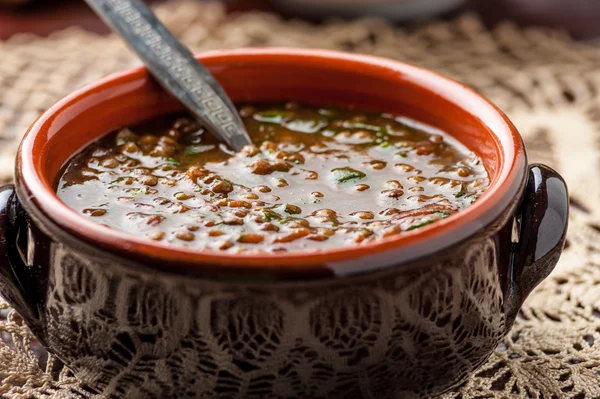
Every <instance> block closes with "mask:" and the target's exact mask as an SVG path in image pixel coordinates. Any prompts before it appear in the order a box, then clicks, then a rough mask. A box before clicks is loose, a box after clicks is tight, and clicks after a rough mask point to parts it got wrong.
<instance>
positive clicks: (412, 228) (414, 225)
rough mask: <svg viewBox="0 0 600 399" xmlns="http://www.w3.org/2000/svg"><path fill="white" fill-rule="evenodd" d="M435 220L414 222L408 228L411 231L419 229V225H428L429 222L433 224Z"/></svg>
mask: <svg viewBox="0 0 600 399" xmlns="http://www.w3.org/2000/svg"><path fill="white" fill-rule="evenodd" d="M434 222H435V220H426V221H424V222H421V223H417V224H413V225H412V226H410V227H409V228H408V229H406V230H407V231H410V230H414V229H418V228H419V227H423V226H427V225H428V224H431V223H434Z"/></svg>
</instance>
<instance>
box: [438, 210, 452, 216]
mask: <svg viewBox="0 0 600 399" xmlns="http://www.w3.org/2000/svg"><path fill="white" fill-rule="evenodd" d="M435 213H437V214H438V215H439V216H441V217H443V218H447V217H448V216H450V215H452V213H451V212H448V211H442V210H440V209H436V210H435Z"/></svg>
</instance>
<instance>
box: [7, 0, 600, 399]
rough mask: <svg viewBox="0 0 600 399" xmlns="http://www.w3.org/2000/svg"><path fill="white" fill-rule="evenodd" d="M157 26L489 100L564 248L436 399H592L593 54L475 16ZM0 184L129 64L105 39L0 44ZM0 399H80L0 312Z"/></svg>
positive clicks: (597, 383)
mask: <svg viewBox="0 0 600 399" xmlns="http://www.w3.org/2000/svg"><path fill="white" fill-rule="evenodd" d="M158 12H159V14H160V16H161V17H162V18H163V20H164V21H165V22H166V23H167V24H168V25H169V26H170V27H171V28H172V29H173V31H174V32H175V33H176V34H177V35H178V36H180V37H181V38H182V39H183V40H184V41H185V42H186V43H187V44H188V45H190V46H191V47H192V48H193V49H194V50H197V51H202V50H207V49H215V48H235V47H243V46H300V47H320V48H332V49H341V50H347V51H356V52H361V53H369V54H375V55H379V56H384V57H390V58H396V59H400V60H403V61H407V62H409V63H413V64H417V65H421V66H424V67H427V68H431V69H433V70H436V71H439V72H442V73H444V74H446V75H450V76H452V77H454V78H456V79H458V80H460V81H462V82H465V83H467V84H469V85H471V86H473V87H474V88H476V89H477V90H479V91H480V92H482V93H484V94H485V95H487V96H488V97H490V98H491V99H492V100H493V101H494V102H496V104H498V105H499V106H500V107H501V108H502V109H503V110H505V111H506V112H507V113H508V115H509V116H510V117H511V118H512V120H513V121H514V122H515V123H516V125H517V127H518V128H519V129H520V131H521V133H522V134H523V136H524V137H525V141H526V144H527V149H528V152H529V156H530V159H531V161H533V162H538V161H539V162H544V163H547V164H548V165H551V166H553V167H554V168H556V169H557V170H558V171H559V172H560V173H561V174H562V175H563V176H564V177H565V179H566V180H567V182H568V184H569V187H570V190H571V195H572V205H573V206H572V216H571V220H570V223H571V226H570V232H569V237H568V243H567V248H566V250H565V252H564V255H563V257H562V258H561V260H560V263H559V265H558V267H557V269H556V270H555V272H554V273H553V274H552V275H551V277H550V278H548V279H547V280H546V281H545V282H544V283H543V284H542V285H541V286H540V287H539V288H538V289H537V290H536V291H535V293H534V294H533V295H531V297H530V298H529V299H528V300H527V302H526V303H525V305H524V307H523V311H522V312H521V314H520V316H519V318H518V320H517V322H516V324H515V326H514V328H513V330H512V332H511V333H510V334H509V336H508V337H507V338H506V339H505V341H504V342H503V343H502V344H501V345H500V346H499V347H498V349H497V350H496V352H495V353H494V354H493V356H492V357H491V359H490V360H489V361H488V362H487V364H485V366H483V367H482V368H481V369H480V370H479V371H478V372H477V373H476V374H474V375H473V376H472V377H471V379H470V380H469V381H468V382H467V383H466V384H465V385H464V386H463V387H462V388H460V389H459V390H457V391H456V392H452V393H449V394H447V395H445V396H444V398H445V399H450V398H457V399H458V398H464V399H467V398H558V399H560V398H574V399H592V398H600V95H599V91H600V48H595V47H592V46H591V45H586V44H580V43H575V42H573V41H571V40H570V39H569V38H568V37H567V36H566V35H565V34H563V33H561V32H558V31H552V30H541V29H530V30H519V29H517V28H515V27H514V26H511V25H504V26H502V27H499V28H497V29H495V30H494V31H493V32H490V31H487V30H486V29H485V28H483V26H482V25H481V24H480V23H479V21H478V19H477V17H476V16H473V15H467V16H463V17H460V18H458V19H457V20H455V21H452V22H432V23H427V24H422V25H419V26H414V27H411V28H402V29H399V28H395V27H393V26H391V25H389V24H387V23H384V22H382V21H377V20H361V21H357V22H341V21H333V22H329V23H326V24H323V25H319V26H314V25H310V24H307V23H304V22H299V21H284V20H282V19H280V18H279V17H276V16H274V15H270V14H264V13H248V14H243V15H234V16H227V15H225V13H224V10H223V8H222V7H221V6H220V5H217V4H207V3H201V2H189V1H176V2H174V3H170V4H167V5H162V6H160V7H159V9H158ZM0 54H1V57H0V179H4V180H9V179H10V177H11V175H12V169H13V162H14V161H13V157H14V154H15V151H16V148H17V145H18V142H19V140H20V137H21V135H22V134H23V133H24V132H25V130H26V128H27V126H28V125H29V124H30V123H31V122H32V121H33V120H34V119H35V117H36V116H37V115H38V114H39V113H40V112H41V111H43V110H44V109H46V108H47V107H48V106H49V105H50V104H51V103H52V102H54V101H55V100H56V99H58V98H59V97H61V96H62V95H64V94H66V93H68V92H70V91H72V90H73V89H75V88H77V87H79V86H81V85H82V84H84V83H87V82H89V81H92V80H94V79H96V78H99V77H101V76H103V75H106V74H107V73H109V72H112V71H116V70H119V69H123V68H126V67H129V66H132V65H135V64H138V62H137V60H136V59H135V57H133V56H132V55H131V54H130V53H129V52H128V51H127V50H126V48H125V47H124V46H123V45H122V44H121V42H120V41H119V40H118V39H116V38H115V37H100V36H97V35H94V34H91V33H87V32H84V31H82V30H78V29H69V30H65V31H62V32H59V33H56V34H54V35H52V36H51V37H49V38H38V37H34V36H30V35H19V36H16V37H13V38H12V39H10V40H9V41H7V42H0ZM0 337H1V338H2V340H0V394H1V395H2V397H3V398H29V397H36V398H37V397H39V398H49V397H52V398H67V397H71V396H76V397H85V394H84V393H82V392H83V391H82V390H81V389H80V388H79V386H78V382H77V379H76V378H75V377H74V376H73V375H72V374H71V373H70V372H69V371H68V369H66V368H64V367H63V366H62V365H61V364H59V363H58V362H57V361H56V360H55V359H53V357H52V356H47V355H46V354H45V353H44V352H43V350H40V348H39V345H37V344H36V343H35V340H34V339H33V338H32V336H31V334H30V332H29V330H28V329H27V327H25V326H23V325H21V323H20V322H19V319H18V316H17V315H15V314H14V313H13V312H10V310H9V308H8V306H6V305H0Z"/></svg>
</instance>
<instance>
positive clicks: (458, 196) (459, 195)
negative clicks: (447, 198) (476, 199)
mask: <svg viewBox="0 0 600 399" xmlns="http://www.w3.org/2000/svg"><path fill="white" fill-rule="evenodd" d="M465 195H467V190H465V189H464V188H463V189H461V190H460V191H459V192H458V193H456V194H454V197H456V198H461V197H464V196H465Z"/></svg>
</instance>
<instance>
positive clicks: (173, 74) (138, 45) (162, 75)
mask: <svg viewBox="0 0 600 399" xmlns="http://www.w3.org/2000/svg"><path fill="white" fill-rule="evenodd" d="M85 1H86V2H87V3H88V5H89V6H90V7H92V8H93V9H94V11H95V12H96V13H97V14H98V15H99V16H100V17H101V18H102V19H103V20H104V21H105V22H106V23H107V24H108V25H109V26H110V27H111V28H112V30H113V31H114V32H115V33H117V34H119V35H120V36H121V37H122V38H123V39H124V40H125V42H126V43H127V44H128V45H129V46H130V47H131V48H132V49H133V50H134V51H135V52H136V53H137V55H138V56H139V57H140V58H141V59H142V61H143V62H144V64H146V66H147V67H148V70H149V71H150V73H151V74H152V75H153V76H154V77H155V79H156V80H157V81H158V82H159V83H160V84H161V86H163V87H164V88H165V90H167V91H168V92H170V93H171V94H172V95H174V96H175V97H176V98H177V99H178V100H179V101H181V103H182V104H183V105H185V107H186V108H187V109H188V110H189V111H190V112H191V113H192V114H193V115H194V116H195V117H196V118H197V119H198V120H199V121H200V122H201V123H202V124H204V125H205V126H206V127H207V128H208V129H209V130H211V131H212V132H213V133H214V134H215V135H216V136H218V137H219V138H220V139H222V140H223V141H225V142H226V143H227V144H229V145H230V146H231V147H232V148H233V149H234V150H236V151H239V150H240V149H241V148H242V147H243V146H245V145H247V144H252V142H251V140H250V137H249V136H248V133H247V132H246V129H245V128H244V123H243V122H242V120H241V118H240V116H239V115H238V113H237V110H236V109H235V107H234V105H233V103H232V102H231V99H230V98H229V97H228V96H227V94H226V93H225V91H224V90H223V88H222V87H221V85H219V83H218V82H217V81H216V80H215V78H214V77H213V76H212V75H211V73H210V72H209V71H208V69H206V68H205V67H204V66H203V65H202V64H200V62H198V61H197V60H196V59H195V58H194V57H193V55H192V53H191V52H190V51H189V50H188V49H187V48H186V47H185V46H184V45H183V44H182V43H181V42H180V41H179V40H177V39H176V38H175V36H173V34H172V33H171V32H169V30H168V29H167V28H166V27H165V26H164V25H163V24H162V23H161V22H160V21H159V20H158V18H157V17H156V15H154V13H153V12H152V11H151V10H150V9H149V8H148V7H147V6H146V5H145V4H144V3H143V2H142V1H140V0H85Z"/></svg>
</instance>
